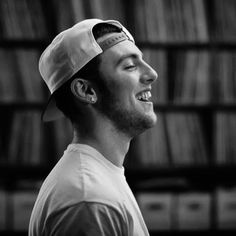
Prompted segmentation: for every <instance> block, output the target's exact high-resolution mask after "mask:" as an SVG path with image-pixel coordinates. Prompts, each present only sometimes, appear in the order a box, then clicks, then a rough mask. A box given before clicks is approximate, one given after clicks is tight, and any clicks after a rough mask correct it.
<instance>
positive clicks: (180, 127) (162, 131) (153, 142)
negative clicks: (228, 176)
mask: <svg viewBox="0 0 236 236" xmlns="http://www.w3.org/2000/svg"><path fill="white" fill-rule="evenodd" d="M157 116H158V120H157V124H156V126H155V127H153V128H151V129H149V130H148V131H146V132H144V133H143V134H141V135H140V136H138V137H137V138H135V139H134V140H133V142H132V146H131V150H132V151H131V153H132V155H129V156H128V157H127V159H128V160H127V166H134V163H136V164H135V165H139V166H142V167H144V166H146V167H148V166H153V165H155V166H157V167H168V166H177V167H178V166H195V165H206V164H208V163H210V155H211V154H210V153H212V150H211V147H209V145H208V144H209V143H210V142H209V139H210V140H212V142H213V143H214V151H213V152H214V156H216V157H215V159H214V163H215V164H233V163H236V147H235V137H236V136H235V135H236V114H235V113H232V114H231V113H220V112H219V113H216V115H215V116H214V120H213V122H214V124H215V125H214V130H213V131H212V134H210V137H208V136H207V135H206V134H207V131H206V130H205V128H204V126H203V121H202V120H201V118H200V116H199V115H197V114H196V113H192V112H189V113H181V112H175V113H173V112H168V113H163V114H162V113H159V114H157ZM208 135H209V134H208Z"/></svg>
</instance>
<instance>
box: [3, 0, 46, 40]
mask: <svg viewBox="0 0 236 236" xmlns="http://www.w3.org/2000/svg"><path fill="white" fill-rule="evenodd" d="M0 32H1V33H0V38H6V39H44V38H46V37H47V34H48V32H47V27H46V21H45V16H44V12H43V7H42V4H41V1H40V0H36V1H31V0H20V1H15V0H1V1H0Z"/></svg>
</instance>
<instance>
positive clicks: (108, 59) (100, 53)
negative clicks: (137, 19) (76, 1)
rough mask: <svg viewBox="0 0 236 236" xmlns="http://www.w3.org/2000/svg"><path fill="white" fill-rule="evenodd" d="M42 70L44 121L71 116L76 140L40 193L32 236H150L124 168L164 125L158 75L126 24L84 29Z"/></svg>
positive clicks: (47, 55)
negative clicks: (154, 96) (145, 135)
mask: <svg viewBox="0 0 236 236" xmlns="http://www.w3.org/2000/svg"><path fill="white" fill-rule="evenodd" d="M39 70H40V73H41V75H42V77H43V79H44V81H45V82H46V84H47V86H48V88H49V89H50V92H51V94H52V95H51V98H50V100H49V103H48V106H47V109H46V110H45V111H44V113H43V119H44V120H46V121H48V120H53V119H56V118H58V117H60V116H62V115H65V116H66V117H68V118H69V119H70V120H71V123H72V125H73V129H74V136H73V141H72V143H71V144H70V145H69V146H68V147H67V150H66V151H65V152H64V155H63V156H62V158H61V159H60V160H59V162H58V163H57V165H56V166H55V167H54V168H53V170H52V171H51V173H50V174H49V176H48V177H47V178H46V180H45V182H44V183H43V185H42V187H41V189H40V192H39V195H38V198H37V200H36V203H35V206H34V209H33V212H32V215H31V220H30V225H29V235H30V236H39V235H40V236H46V235H57V236H59V235H68V236H74V235H80V236H82V235H88V236H108V235H109V236H116V235H117V236H118V235H120V236H121V235H122V236H135V235H136V236H143V235H149V234H148V231H147V228H146V226H145V223H144V221H143V218H142V215H141V213H140V210H139V207H138V205H137V203H136V201H135V198H134V196H133V194H132V192H131V190H130V188H129V186H128V184H127V182H126V179H125V176H124V168H123V162H124V157H125V155H126V153H127V151H128V149H129V144H130V140H131V139H132V138H133V137H134V136H136V135H138V134H140V133H141V132H143V131H145V130H146V129H148V128H151V127H152V126H153V125H154V124H155V122H156V115H155V113H154V111H153V104H152V102H151V101H150V100H149V99H150V97H151V92H150V91H151V85H152V83H153V82H154V81H155V80H156V78H157V74H156V72H155V71H154V70H153V69H152V68H151V67H150V66H149V65H148V64H147V63H146V62H145V61H144V60H143V58H142V53H141V51H140V50H139V49H138V48H137V47H136V45H135V43H134V39H133V37H132V36H131V34H130V33H129V32H128V30H127V29H126V28H124V27H123V26H122V25H121V24H120V23H119V22H118V21H113V20H110V21H102V20H98V19H88V20H85V21H82V22H80V23H78V24H76V25H75V26H73V27H72V28H70V29H68V30H66V31H63V32H62V33H61V34H59V35H58V36H57V37H56V38H55V39H54V40H53V42H52V43H51V44H50V45H49V46H48V48H47V49H46V50H45V51H44V53H43V54H42V56H41V58H40V61H39Z"/></svg>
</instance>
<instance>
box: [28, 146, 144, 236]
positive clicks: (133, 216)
mask: <svg viewBox="0 0 236 236" xmlns="http://www.w3.org/2000/svg"><path fill="white" fill-rule="evenodd" d="M49 235H56V236H60V235H61V236H62V235H68V236H75V235H76V236H84V235H86V236H147V235H149V233H148V231H147V228H146V225H145V223H144V220H143V217H142V215H141V212H140V210H139V207H138V205H137V202H136V200H135V198H134V196H133V193H132V191H131V190H130V188H129V186H128V184H127V182H126V179H125V176H124V168H123V167H122V168H119V167H117V166H115V165H114V164H113V163H111V162H110V161H109V160H107V159H106V158H105V157H104V156H102V154H101V153H99V152H98V151H97V150H96V149H94V148H92V147H90V146H88V145H84V144H70V145H69V146H68V148H67V150H66V151H65V153H64V155H63V157H62V158H61V159H60V160H59V162H58V163H57V165H56V166H55V167H54V168H53V170H52V171H51V173H50V174H49V175H48V177H47V178H46V180H45V181H44V183H43V185H42V187H41V189H40V192H39V195H38V198H37V200H36V202H35V206H34V209H33V211H32V215H31V219H30V224H29V236H49Z"/></svg>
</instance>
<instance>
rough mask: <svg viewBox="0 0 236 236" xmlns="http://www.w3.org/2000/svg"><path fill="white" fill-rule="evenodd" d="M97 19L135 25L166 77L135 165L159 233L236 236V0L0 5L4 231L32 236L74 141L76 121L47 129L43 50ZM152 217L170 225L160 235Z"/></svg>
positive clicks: (130, 173)
mask: <svg viewBox="0 0 236 236" xmlns="http://www.w3.org/2000/svg"><path fill="white" fill-rule="evenodd" d="M22 15H23V16H24V17H22ZM90 17H98V18H104V19H108V18H115V19H117V20H119V21H121V22H122V23H123V24H124V25H126V26H127V28H128V29H130V31H131V33H132V34H133V35H134V37H135V39H136V43H137V45H138V46H139V47H140V48H141V49H142V51H143V53H144V57H145V59H146V60H147V61H148V62H149V63H150V64H151V65H152V66H153V67H154V68H155V69H156V70H157V72H158V74H159V78H158V81H157V82H156V85H155V86H154V87H153V91H152V95H153V101H154V103H155V112H156V113H157V116H158V123H157V125H156V127H154V128H153V129H151V130H148V131H146V132H145V133H144V134H142V135H141V136H140V137H138V138H135V139H134V140H133V141H132V143H131V147H130V150H129V153H128V154H127V157H126V161H125V167H126V176H127V180H128V182H129V184H130V186H131V188H132V190H133V191H134V193H135V195H136V196H137V199H138V202H139V204H140V206H141V210H142V211H144V214H146V213H147V217H146V220H147V221H148V222H147V224H148V225H149V227H150V229H151V230H150V232H151V235H208V234H209V233H213V234H214V235H231V234H233V233H234V234H235V232H236V228H235V219H236V210H235V209H236V207H235V206H236V203H235V200H234V199H235V193H236V181H235V177H234V175H235V174H234V173H235V171H236V148H235V141H234V140H235V138H236V121H235V120H236V119H235V118H236V92H235V91H236V79H235V78H236V74H235V73H236V72H235V69H234V68H235V66H236V43H235V42H236V41H235V39H236V27H235V23H234V22H235V20H236V2H235V1H234V0H224V1H222V0H128V1H126V0H109V1H108V0H96V1H94V0H89V1H88V0H87V1H86V0H69V1H63V0H59V1H58V0H49V1H48V0H36V1H33V2H32V1H30V0H22V1H15V0H2V1H0V68H1V71H2V73H1V75H0V108H1V111H2V114H3V115H1V121H2V122H1V124H0V130H1V135H0V176H1V181H0V208H1V209H5V213H4V210H3V211H1V212H0V234H1V235H27V232H26V231H27V230H26V225H27V219H28V218H27V217H29V216H28V215H29V211H28V209H29V208H30V207H31V206H32V204H33V201H34V199H35V196H36V193H37V191H38V189H39V186H40V183H41V182H40V181H42V180H43V179H44V178H45V177H46V175H47V174H48V173H49V171H50V169H51V168H52V167H53V165H54V164H55V163H56V161H57V158H56V157H59V156H60V154H62V153H63V149H64V147H66V145H67V144H68V143H69V141H70V138H71V134H70V130H71V127H70V125H69V123H68V122H67V121H66V120H64V119H62V120H59V121H57V122H55V123H48V124H42V123H41V122H40V112H41V110H42V108H43V107H44V104H45V102H46V100H47V95H48V93H47V89H46V86H45V85H44V84H43V82H42V80H41V79H40V75H39V73H38V71H37V60H38V58H39V55H40V52H42V50H43V49H44V48H45V47H46V46H47V44H48V43H49V41H50V40H51V39H52V38H53V37H54V36H55V35H56V34H57V33H58V32H59V31H61V30H63V29H65V28H67V27H69V26H71V25H72V24H74V23H75V22H77V21H79V20H82V19H84V18H90ZM13 68H14V70H13ZM5 78H8V80H6V79H5ZM31 79H32V80H31ZM34 134H37V135H34ZM13 147H14V148H13ZM22 199H26V202H24V201H21V200H22ZM16 202H17V203H19V204H16ZM150 206H152V207H153V209H152V208H150ZM20 211H22V212H25V216H24V217H25V218H24V217H23V218H22V219H21V220H22V221H24V222H21V221H19V218H20V217H17V214H18V213H19V212H20ZM27 212H28V213H27ZM202 214H204V215H205V216H206V218H205V220H204V219H202V220H203V221H199V215H202ZM150 215H153V217H152V219H155V217H156V219H159V218H160V216H163V218H162V219H161V220H162V221H159V228H158V227H157V226H158V224H157V222H156V226H155V227H153V222H151V220H150V219H149V218H150ZM148 216H149V218H148ZM187 216H188V220H189V221H188V224H187V225H188V226H191V228H187V226H186V222H187V219H186V217H187ZM158 217H159V218H158ZM191 220H192V221H191ZM154 223H155V222H154ZM194 223H195V224H194ZM160 225H162V226H163V225H165V227H164V229H163V228H161V227H160Z"/></svg>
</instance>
